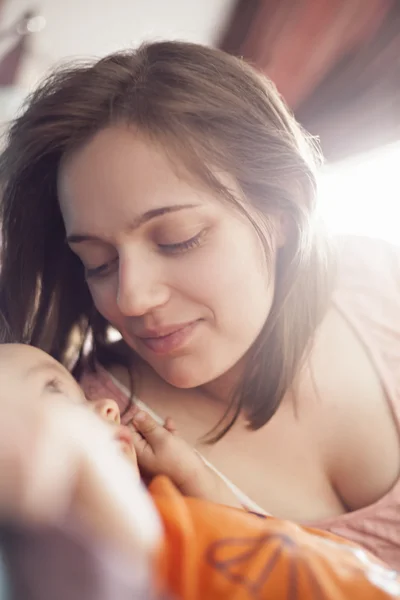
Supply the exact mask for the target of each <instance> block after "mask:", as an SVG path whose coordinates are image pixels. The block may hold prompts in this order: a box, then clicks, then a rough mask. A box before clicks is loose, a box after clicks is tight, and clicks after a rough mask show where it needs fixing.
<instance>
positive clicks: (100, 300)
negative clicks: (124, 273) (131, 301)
mask: <svg viewBox="0 0 400 600" xmlns="http://www.w3.org/2000/svg"><path fill="white" fill-rule="evenodd" d="M88 287H89V291H90V294H91V296H92V298H93V302H94V305H95V307H96V309H97V310H98V311H99V313H100V314H101V315H103V317H104V318H105V319H106V320H107V321H109V322H110V323H111V324H116V323H117V322H118V320H119V318H120V312H119V310H118V304H117V282H116V281H114V278H110V279H104V280H101V281H99V282H96V283H90V282H88Z"/></svg>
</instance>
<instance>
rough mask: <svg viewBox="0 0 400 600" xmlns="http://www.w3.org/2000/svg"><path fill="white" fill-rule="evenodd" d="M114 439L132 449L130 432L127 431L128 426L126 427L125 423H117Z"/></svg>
mask: <svg viewBox="0 0 400 600" xmlns="http://www.w3.org/2000/svg"><path fill="white" fill-rule="evenodd" d="M114 439H115V440H116V441H118V442H121V444H126V445H127V446H129V447H130V448H131V449H132V446H133V443H132V436H131V432H130V431H129V428H128V427H126V425H119V426H118V427H117V431H116V433H115V436H114Z"/></svg>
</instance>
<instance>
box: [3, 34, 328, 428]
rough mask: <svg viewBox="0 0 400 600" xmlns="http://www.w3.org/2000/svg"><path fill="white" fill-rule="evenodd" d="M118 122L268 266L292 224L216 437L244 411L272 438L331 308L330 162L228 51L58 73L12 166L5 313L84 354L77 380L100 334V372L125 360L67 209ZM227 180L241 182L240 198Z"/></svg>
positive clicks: (20, 136) (7, 152) (138, 54)
mask: <svg viewBox="0 0 400 600" xmlns="http://www.w3.org/2000/svg"><path fill="white" fill-rule="evenodd" d="M113 124H133V125H135V126H136V127H137V128H138V129H139V130H140V131H141V132H142V133H144V134H146V135H149V136H152V138H154V139H156V140H157V141H159V142H161V143H163V144H164V145H165V146H166V147H167V148H168V150H169V151H170V152H173V153H175V155H176V156H177V157H179V158H180V160H182V161H184V162H185V163H186V166H187V168H188V170H189V171H190V172H191V173H192V174H194V175H195V176H197V177H198V178H200V180H202V181H203V183H205V184H206V185H208V186H209V187H210V189H211V190H213V192H214V193H217V194H218V195H220V196H221V200H222V201H226V202H231V203H234V204H235V205H236V207H237V208H238V209H239V210H241V211H242V212H243V213H244V214H246V215H247V217H248V218H249V219H250V220H251V222H252V223H253V225H254V227H255V229H256V231H257V233H258V234H259V236H260V238H261V240H262V242H263V244H264V247H265V250H266V256H267V258H268V256H269V254H270V243H269V236H268V233H267V232H268V231H269V227H268V225H269V223H270V217H271V215H274V214H275V215H276V214H277V212H279V211H281V212H283V213H284V214H285V215H286V220H287V221H288V222H289V224H290V227H289V236H288V240H287V243H286V244H285V246H284V248H282V249H281V250H280V251H279V253H278V259H277V276H276V286H275V297H274V301H273V306H272V310H271V313H270V315H269V318H268V319H267V322H266V323H265V326H264V329H263V331H262V333H261V334H260V336H259V337H258V339H257V340H256V341H255V343H254V344H253V347H252V349H251V351H250V354H249V357H248V362H247V370H246V373H245V376H244V378H243V381H242V384H241V386H240V389H238V390H237V391H236V393H235V394H234V397H233V398H232V403H231V406H230V408H229V411H228V412H227V414H226V415H225V418H224V420H223V421H221V422H220V423H219V424H218V426H217V429H215V430H214V434H215V437H214V439H217V438H219V437H221V436H222V435H223V434H224V433H225V432H226V431H227V430H228V429H229V428H230V427H231V425H232V424H233V422H234V421H235V419H236V417H237V415H238V414H239V412H240V411H243V410H244V411H245V412H246V415H247V417H248V421H249V425H250V426H251V427H252V428H254V429H256V428H259V427H261V426H262V425H264V424H265V423H266V422H267V421H268V420H269V419H270V418H271V417H272V416H273V414H274V413H275V411H276V409H277V408H278V406H279V404H280V402H281V400H282V398H283V396H284V394H285V392H286V391H287V390H288V389H289V388H290V387H291V385H292V384H293V381H294V378H295V375H296V373H297V372H298V369H299V366H300V364H301V360H302V358H303V357H304V356H305V353H306V350H307V348H308V346H309V344H310V342H311V340H312V337H313V334H314V332H315V330H316V327H317V325H318V323H319V322H320V320H321V319H322V316H323V314H324V312H325V310H326V307H327V303H328V299H329V293H330V283H329V282H330V273H331V269H330V264H329V251H328V247H327V243H326V241H325V239H324V238H323V237H321V236H320V235H319V228H318V226H317V222H316V218H315V214H314V213H315V202H316V180H315V177H316V168H317V165H318V161H319V155H318V152H317V151H316V148H315V144H314V142H313V140H312V139H311V138H309V137H308V136H307V135H306V134H305V133H304V132H303V131H302V129H301V127H300V126H299V125H298V124H297V122H296V121H295V119H294V118H293V116H292V115H291V114H290V112H289V111H288V109H287V108H286V106H285V104H284V102H283V101H282V99H281V98H280V96H279V94H278V93H277V91H276V89H275V87H274V85H273V84H272V83H271V82H270V81H269V80H268V79H266V78H265V77H262V76H261V75H258V74H257V73H256V72H255V71H254V70H253V69H252V68H251V67H250V66H249V65H247V64H246V63H245V62H244V61H242V60H240V59H237V58H234V57H232V56H229V55H227V54H225V53H223V52H221V51H219V50H215V49H212V48H207V47H203V46H199V45H195V44H190V43H183V42H159V43H150V44H145V45H143V46H141V47H140V48H139V49H137V50H133V51H126V52H121V53H117V54H113V55H111V56H108V57H106V58H103V59H101V60H99V61H98V62H96V63H94V64H81V65H73V66H72V67H68V68H63V69H58V70H56V71H55V72H54V73H53V74H52V75H51V76H49V77H48V78H47V79H46V80H45V81H44V83H43V84H42V85H41V86H40V87H39V88H38V89H37V90H36V91H35V92H34V93H33V94H32V95H31V97H30V98H29V99H28V101H27V103H26V105H25V107H24V110H23V112H22V113H21V115H20V116H19V117H18V118H17V119H16V120H15V121H14V123H13V124H12V126H11V127H10V129H9V132H8V137H7V140H6V146H5V149H4V152H3V154H2V157H1V160H0V177H1V184H2V205H1V222H2V249H1V275H0V310H1V311H2V313H3V315H4V319H5V320H6V322H7V323H8V326H9V329H10V332H11V335H12V337H13V339H14V340H17V341H20V342H23V343H29V344H33V345H36V346H39V347H41V348H43V349H44V350H45V351H47V352H49V353H50V354H51V355H53V356H54V357H55V358H56V359H58V360H59V361H61V362H63V363H64V364H67V363H68V361H69V360H70V359H71V351H72V350H73V348H74V347H77V349H78V356H77V359H76V362H75V373H76V374H77V376H79V373H80V372H81V370H82V368H83V365H84V361H85V356H84V354H85V353H84V351H83V349H84V346H85V340H87V339H88V337H90V339H91V340H92V348H93V351H92V354H91V359H92V361H91V364H92V366H93V365H94V364H95V362H96V361H98V362H100V363H102V364H104V365H105V366H107V365H109V364H110V363H111V362H113V361H116V362H123V361H124V360H126V355H124V354H123V353H122V354H120V355H118V356H117V355H116V354H115V352H114V350H113V347H112V346H110V344H109V343H108V341H107V340H108V338H107V329H108V325H107V323H106V322H105V320H104V319H103V318H102V317H101V315H99V314H98V313H97V312H96V311H95V310H94V306H93V302H92V299H91V296H90V294H89V292H88V288H87V286H86V282H85V278H84V273H83V268H82V266H81V264H80V262H79V260H78V259H77V258H76V257H75V256H74V255H73V253H72V252H71V250H70V249H69V248H68V246H67V244H66V243H65V230H64V225H63V220H62V217H61V213H60V209H59V205H58V199H57V174H58V169H59V166H60V161H61V160H62V159H63V157H65V156H66V155H67V154H70V153H71V152H73V151H74V150H75V149H77V148H78V147H81V146H82V145H84V144H85V143H87V142H88V141H89V140H90V139H91V138H92V137H93V136H94V135H95V134H96V133H97V132H98V131H99V130H101V129H102V128H104V127H107V126H110V125H113ZM216 172H219V173H221V172H222V173H227V174H229V175H230V176H231V177H233V178H234V179H235V181H236V183H237V189H238V190H239V193H238V194H235V195H233V194H232V192H231V191H229V190H228V189H226V188H225V187H224V185H223V184H222V183H221V181H220V178H218V177H216V176H215V173H216ZM243 285H245V282H243ZM124 356H125V359H124V358H123V357H124ZM75 358H76V357H75Z"/></svg>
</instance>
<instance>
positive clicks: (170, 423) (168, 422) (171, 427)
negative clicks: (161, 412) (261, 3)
mask: <svg viewBox="0 0 400 600" xmlns="http://www.w3.org/2000/svg"><path fill="white" fill-rule="evenodd" d="M164 429H166V430H167V431H169V432H170V433H172V434H173V435H176V434H177V433H178V430H177V428H176V426H175V422H174V420H173V419H171V417H167V418H166V419H165V423H164Z"/></svg>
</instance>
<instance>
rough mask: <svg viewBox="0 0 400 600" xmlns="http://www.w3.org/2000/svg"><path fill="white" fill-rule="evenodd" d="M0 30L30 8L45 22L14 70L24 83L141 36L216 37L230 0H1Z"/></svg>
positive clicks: (232, 1)
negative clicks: (60, 64) (64, 62)
mask: <svg viewBox="0 0 400 600" xmlns="http://www.w3.org/2000/svg"><path fill="white" fill-rule="evenodd" d="M3 2H4V6H3V8H2V28H4V27H7V25H8V24H11V23H12V22H13V21H14V20H15V19H17V18H18V17H20V16H21V14H22V13H23V12H24V11H25V10H29V9H34V10H35V12H37V13H38V14H40V15H43V17H44V18H45V19H46V26H45V28H44V29H43V30H42V31H41V32H40V33H36V34H33V35H32V36H31V40H30V53H29V55H28V57H27V59H26V60H25V61H24V66H23V69H22V70H21V73H20V83H21V85H23V86H24V87H25V86H28V87H30V86H31V85H33V84H34V83H35V82H36V81H37V79H38V78H40V77H41V76H42V75H43V73H44V72H45V71H47V70H48V69H49V68H50V67H51V66H52V65H54V64H55V63H57V62H59V61H60V60H62V59H65V58H67V57H69V58H71V57H77V56H84V57H88V56H89V57H91V56H102V55H104V54H107V53H109V52H112V51H114V50H117V49H121V48H124V47H127V46H132V45H133V46H136V45H138V44H139V43H140V42H142V41H143V40H149V39H150V40H152V39H162V38H164V39H165V38H173V39H176V38H179V39H185V40H191V41H194V42H200V43H207V44H213V43H216V42H217V41H218V38H219V36H220V32H221V30H222V29H223V28H224V26H225V24H226V22H227V20H228V18H229V16H230V13H231V11H232V10H233V7H234V5H235V0H64V1H63V0H35V1H33V0H5V1H4V0H3Z"/></svg>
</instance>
